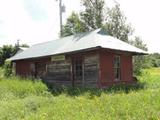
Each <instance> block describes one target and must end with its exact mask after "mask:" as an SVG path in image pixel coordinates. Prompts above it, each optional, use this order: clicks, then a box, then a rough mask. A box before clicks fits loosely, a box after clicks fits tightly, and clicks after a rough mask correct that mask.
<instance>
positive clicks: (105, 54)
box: [16, 49, 133, 87]
mask: <svg viewBox="0 0 160 120" xmlns="http://www.w3.org/2000/svg"><path fill="white" fill-rule="evenodd" d="M94 53H95V54H99V79H98V80H97V86H98V87H105V86H111V85H113V84H117V83H127V84H130V83H133V76H132V54H131V53H128V52H122V51H114V50H109V49H108V50H107V49H99V50H94V51H87V52H83V53H77V54H76V53H75V54H72V55H67V57H73V56H77V55H79V54H82V55H90V54H94ZM114 55H119V56H120V59H121V80H120V81H115V80H114V69H113V58H114ZM34 62H38V63H46V64H47V63H49V62H51V60H50V57H46V58H39V59H38V58H37V59H28V60H19V61H16V73H17V75H20V76H24V77H26V76H31V67H30V65H31V64H32V63H34ZM71 78H72V77H71Z"/></svg>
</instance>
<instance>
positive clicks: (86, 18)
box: [61, 0, 104, 37]
mask: <svg viewBox="0 0 160 120" xmlns="http://www.w3.org/2000/svg"><path fill="white" fill-rule="evenodd" d="M82 5H83V6H84V8H85V9H84V11H82V12H80V14H77V13H75V12H73V13H72V14H71V16H69V18H68V19H67V22H66V24H65V25H64V26H63V30H62V36H61V37H64V36H69V35H73V34H75V33H80V32H86V31H89V30H94V29H97V28H100V27H102V26H103V21H104V20H103V7H104V0H82Z"/></svg>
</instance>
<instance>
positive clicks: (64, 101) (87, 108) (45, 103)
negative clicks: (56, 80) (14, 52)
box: [0, 68, 160, 120]
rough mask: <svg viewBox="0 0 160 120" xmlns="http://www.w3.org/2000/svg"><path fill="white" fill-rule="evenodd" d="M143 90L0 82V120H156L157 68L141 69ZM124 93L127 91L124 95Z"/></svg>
mask: <svg viewBox="0 0 160 120" xmlns="http://www.w3.org/2000/svg"><path fill="white" fill-rule="evenodd" d="M139 79H140V83H141V84H142V85H144V86H143V87H138V89H137V86H134V87H131V86H130V87H120V88H118V89H116V88H110V89H103V90H101V89H74V90H73V89H71V88H69V89H68V88H65V87H64V88H63V89H62V90H57V89H52V92H51V91H49V89H48V88H47V86H46V85H45V84H43V83H42V82H41V81H32V80H29V79H28V80H26V79H21V78H17V77H13V78H10V79H9V78H1V80H0V120H14V119H15V120H158V119H160V69H156V68H153V69H148V70H144V72H143V76H141V77H139ZM126 91H127V92H126Z"/></svg>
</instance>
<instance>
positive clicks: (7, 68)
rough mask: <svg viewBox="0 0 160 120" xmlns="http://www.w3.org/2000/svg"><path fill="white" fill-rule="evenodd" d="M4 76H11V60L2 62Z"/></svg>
mask: <svg viewBox="0 0 160 120" xmlns="http://www.w3.org/2000/svg"><path fill="white" fill-rule="evenodd" d="M3 67H4V76H6V77H10V76H12V64H11V61H5V64H4V66H3Z"/></svg>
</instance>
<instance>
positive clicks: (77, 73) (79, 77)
mask: <svg viewBox="0 0 160 120" xmlns="http://www.w3.org/2000/svg"><path fill="white" fill-rule="evenodd" d="M72 69H73V83H72V84H73V86H76V87H77V86H81V85H82V84H83V76H84V75H83V60H82V58H81V57H79V58H75V59H73V68H72Z"/></svg>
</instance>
